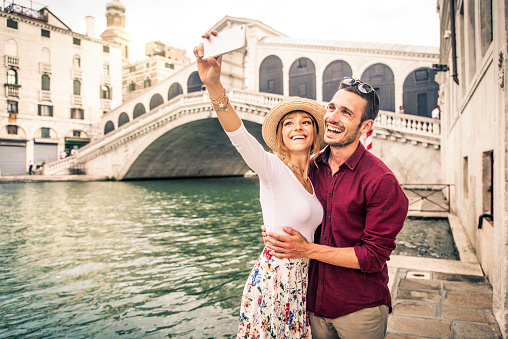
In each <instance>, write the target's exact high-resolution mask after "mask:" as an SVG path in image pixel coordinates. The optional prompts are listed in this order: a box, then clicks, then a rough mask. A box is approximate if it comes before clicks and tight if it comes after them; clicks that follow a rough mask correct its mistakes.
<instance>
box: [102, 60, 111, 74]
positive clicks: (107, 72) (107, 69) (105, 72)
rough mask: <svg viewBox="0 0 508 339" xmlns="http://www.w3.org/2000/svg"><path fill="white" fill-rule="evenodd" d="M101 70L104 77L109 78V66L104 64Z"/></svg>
mask: <svg viewBox="0 0 508 339" xmlns="http://www.w3.org/2000/svg"><path fill="white" fill-rule="evenodd" d="M102 69H103V71H104V76H107V77H109V64H108V63H107V62H105V63H104V64H103V65H102Z"/></svg>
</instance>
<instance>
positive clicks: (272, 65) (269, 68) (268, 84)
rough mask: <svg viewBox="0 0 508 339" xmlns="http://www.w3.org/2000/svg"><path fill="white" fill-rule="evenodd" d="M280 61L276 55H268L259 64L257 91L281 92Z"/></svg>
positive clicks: (282, 87)
mask: <svg viewBox="0 0 508 339" xmlns="http://www.w3.org/2000/svg"><path fill="white" fill-rule="evenodd" d="M283 89H284V86H283V75H282V61H281V60H280V58H279V57H278V56H275V55H270V56H267V57H266V58H265V60H263V62H262V63H261V66H259V91H260V92H264V93H274V94H283Z"/></svg>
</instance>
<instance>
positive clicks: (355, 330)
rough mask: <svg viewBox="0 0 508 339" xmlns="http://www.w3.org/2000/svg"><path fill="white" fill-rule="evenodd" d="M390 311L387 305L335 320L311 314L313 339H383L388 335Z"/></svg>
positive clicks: (366, 309)
mask: <svg viewBox="0 0 508 339" xmlns="http://www.w3.org/2000/svg"><path fill="white" fill-rule="evenodd" d="M388 313H389V309H388V306H386V305H381V306H376V307H371V308H364V309H363V310H360V311H356V312H353V313H350V314H346V315H345V316H342V317H338V318H335V319H330V318H321V317H316V316H314V313H312V312H309V317H310V326H311V329H312V338H313V339H337V338H340V339H350V338H351V339H382V338H384V337H385V334H386V327H387V324H388Z"/></svg>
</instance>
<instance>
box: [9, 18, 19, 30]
mask: <svg viewBox="0 0 508 339" xmlns="http://www.w3.org/2000/svg"><path fill="white" fill-rule="evenodd" d="M7 27H9V28H14V29H18V22H17V21H14V20H11V19H7Z"/></svg>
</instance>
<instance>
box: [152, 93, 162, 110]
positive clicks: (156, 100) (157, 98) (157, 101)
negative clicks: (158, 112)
mask: <svg viewBox="0 0 508 339" xmlns="http://www.w3.org/2000/svg"><path fill="white" fill-rule="evenodd" d="M163 103H164V99H162V96H161V95H160V94H158V93H155V94H154V95H153V96H152V98H151V99H150V111H151V110H152V109H154V108H155V107H157V106H160V105H162V104H163Z"/></svg>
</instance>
